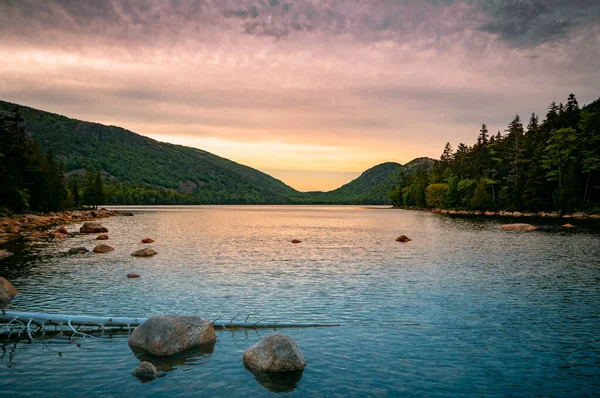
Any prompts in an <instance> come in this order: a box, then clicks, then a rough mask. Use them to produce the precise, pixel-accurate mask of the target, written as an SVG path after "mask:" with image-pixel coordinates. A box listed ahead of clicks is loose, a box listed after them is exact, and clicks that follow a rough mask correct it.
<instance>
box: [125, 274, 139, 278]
mask: <svg viewBox="0 0 600 398" xmlns="http://www.w3.org/2000/svg"><path fill="white" fill-rule="evenodd" d="M127 277H128V278H132V279H135V278H139V277H140V275H139V274H127Z"/></svg>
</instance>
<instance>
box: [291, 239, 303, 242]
mask: <svg viewBox="0 0 600 398" xmlns="http://www.w3.org/2000/svg"><path fill="white" fill-rule="evenodd" d="M292 243H302V241H301V240H298V239H293V240H292Z"/></svg>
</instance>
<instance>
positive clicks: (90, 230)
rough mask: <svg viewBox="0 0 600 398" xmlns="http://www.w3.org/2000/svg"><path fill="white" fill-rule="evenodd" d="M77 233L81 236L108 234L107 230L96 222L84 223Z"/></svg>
mask: <svg viewBox="0 0 600 398" xmlns="http://www.w3.org/2000/svg"><path fill="white" fill-rule="evenodd" d="M79 232H81V233H82V234H101V233H104V232H108V229H107V228H106V227H105V226H103V225H102V224H100V223H97V222H86V223H85V224H83V226H82V227H81V228H80V229H79Z"/></svg>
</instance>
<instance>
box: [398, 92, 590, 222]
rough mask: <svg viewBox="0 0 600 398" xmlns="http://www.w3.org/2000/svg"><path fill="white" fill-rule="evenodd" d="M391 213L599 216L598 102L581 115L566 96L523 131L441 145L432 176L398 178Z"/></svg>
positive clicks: (518, 125)
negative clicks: (514, 212) (579, 212)
mask: <svg viewBox="0 0 600 398" xmlns="http://www.w3.org/2000/svg"><path fill="white" fill-rule="evenodd" d="M390 199H391V201H392V202H393V204H394V205H396V206H398V207H413V206H416V207H435V208H442V209H444V208H447V209H474V210H487V209H490V210H493V209H501V210H520V211H523V210H525V211H550V210H563V211H573V210H586V211H588V212H600V100H597V101H595V102H593V103H592V104H589V105H587V106H585V107H584V108H583V109H580V107H579V104H578V102H577V100H576V98H575V96H574V95H573V94H571V95H570V96H569V98H568V99H567V102H566V105H563V104H562V103H561V104H558V105H557V104H556V103H554V102H553V103H552V104H550V106H549V107H548V112H547V113H546V115H545V118H544V119H543V120H542V121H540V118H539V117H538V115H535V114H532V115H531V117H530V118H529V121H528V123H527V126H526V127H524V126H523V122H522V121H521V118H520V117H519V116H518V115H517V116H516V117H515V118H514V119H513V120H512V121H511V122H510V123H509V124H508V127H507V129H506V130H505V131H504V132H500V131H499V132H497V133H496V134H491V133H490V132H489V131H488V129H487V127H486V125H485V124H484V125H482V127H481V130H480V131H479V135H478V137H477V141H476V142H475V143H474V144H473V145H472V146H468V145H465V144H463V143H461V144H459V145H458V147H457V148H456V150H453V149H452V147H451V146H450V144H449V143H448V144H446V147H445V148H444V151H443V153H442V155H441V157H440V160H439V161H436V162H435V165H434V166H433V168H432V170H431V171H430V172H427V171H425V170H419V171H417V172H416V173H414V174H412V175H410V176H405V177H404V178H402V179H401V180H400V183H399V184H398V185H397V186H396V187H395V188H394V189H393V190H392V191H391V192H390Z"/></svg>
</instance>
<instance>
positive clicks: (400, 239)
mask: <svg viewBox="0 0 600 398" xmlns="http://www.w3.org/2000/svg"><path fill="white" fill-rule="evenodd" d="M411 240H412V239H411V238H409V237H408V236H406V235H400V236H399V237H397V238H396V242H403V243H406V242H410V241H411Z"/></svg>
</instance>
